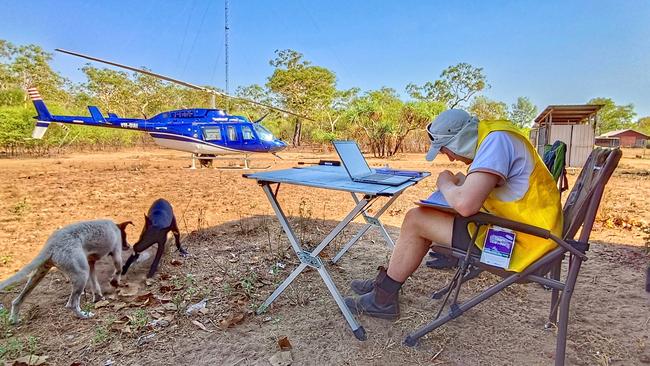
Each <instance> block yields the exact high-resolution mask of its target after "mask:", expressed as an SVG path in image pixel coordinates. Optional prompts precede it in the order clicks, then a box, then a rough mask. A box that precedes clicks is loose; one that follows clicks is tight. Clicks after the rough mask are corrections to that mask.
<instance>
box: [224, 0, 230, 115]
mask: <svg viewBox="0 0 650 366" xmlns="http://www.w3.org/2000/svg"><path fill="white" fill-rule="evenodd" d="M225 3H226V9H225V10H226V11H225V15H226V22H225V32H224V33H225V37H226V42H225V45H226V94H230V88H229V86H228V33H229V32H230V27H229V26H228V0H225ZM228 109H230V102H229V101H227V102H226V111H227V110H228Z"/></svg>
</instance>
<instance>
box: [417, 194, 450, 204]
mask: <svg viewBox="0 0 650 366" xmlns="http://www.w3.org/2000/svg"><path fill="white" fill-rule="evenodd" d="M423 201H424V202H426V203H433V204H434V205H438V206H447V207H451V206H450V205H449V203H447V200H446V199H445V196H443V195H442V192H440V191H435V192H433V193H431V195H430V196H429V197H428V198H427V199H426V200H423Z"/></svg>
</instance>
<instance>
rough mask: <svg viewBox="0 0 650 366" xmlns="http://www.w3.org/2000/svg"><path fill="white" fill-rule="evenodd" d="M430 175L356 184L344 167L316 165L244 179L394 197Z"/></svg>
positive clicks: (257, 174)
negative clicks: (394, 183)
mask: <svg viewBox="0 0 650 366" xmlns="http://www.w3.org/2000/svg"><path fill="white" fill-rule="evenodd" d="M429 175H431V173H429V172H423V174H422V176H421V177H417V178H411V180H409V181H407V182H405V183H404V184H401V185H399V186H388V185H384V184H370V183H359V182H354V181H352V179H350V176H349V175H348V173H347V172H346V171H345V168H344V167H342V166H327V165H314V166H306V167H294V168H290V169H282V170H272V171H268V172H259V173H252V174H244V178H249V179H256V180H257V181H258V182H259V181H264V182H271V183H287V184H295V185H300V186H308V187H315V188H324V189H333V190H337V191H345V192H354V193H364V194H368V195H372V196H393V195H395V194H397V193H400V192H401V191H403V190H405V189H406V188H408V187H410V186H412V185H415V184H416V183H417V182H419V181H421V180H422V179H424V178H426V177H428V176H429Z"/></svg>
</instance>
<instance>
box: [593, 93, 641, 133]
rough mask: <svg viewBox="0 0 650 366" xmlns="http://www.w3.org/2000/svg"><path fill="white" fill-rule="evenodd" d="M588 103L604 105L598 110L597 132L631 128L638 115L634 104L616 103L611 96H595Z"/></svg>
mask: <svg viewBox="0 0 650 366" xmlns="http://www.w3.org/2000/svg"><path fill="white" fill-rule="evenodd" d="M588 104H592V105H602V108H600V110H599V111H598V125H597V126H596V134H597V135H602V134H603V133H605V132H609V131H614V130H620V129H624V128H629V127H631V125H632V122H633V119H634V117H635V116H636V113H635V112H634V105H633V104H627V105H616V103H614V101H613V100H612V99H611V98H593V99H591V100H590V101H589V102H588Z"/></svg>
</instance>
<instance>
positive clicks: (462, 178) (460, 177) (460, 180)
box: [454, 172, 467, 186]
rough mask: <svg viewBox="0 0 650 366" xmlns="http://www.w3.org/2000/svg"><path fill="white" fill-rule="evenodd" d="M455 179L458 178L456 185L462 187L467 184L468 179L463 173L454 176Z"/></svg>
mask: <svg viewBox="0 0 650 366" xmlns="http://www.w3.org/2000/svg"><path fill="white" fill-rule="evenodd" d="M454 178H456V182H455V183H456V185H457V186H462V185H463V183H465V178H467V176H466V175H465V174H463V173H461V172H458V173H456V174H455V175H454Z"/></svg>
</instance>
